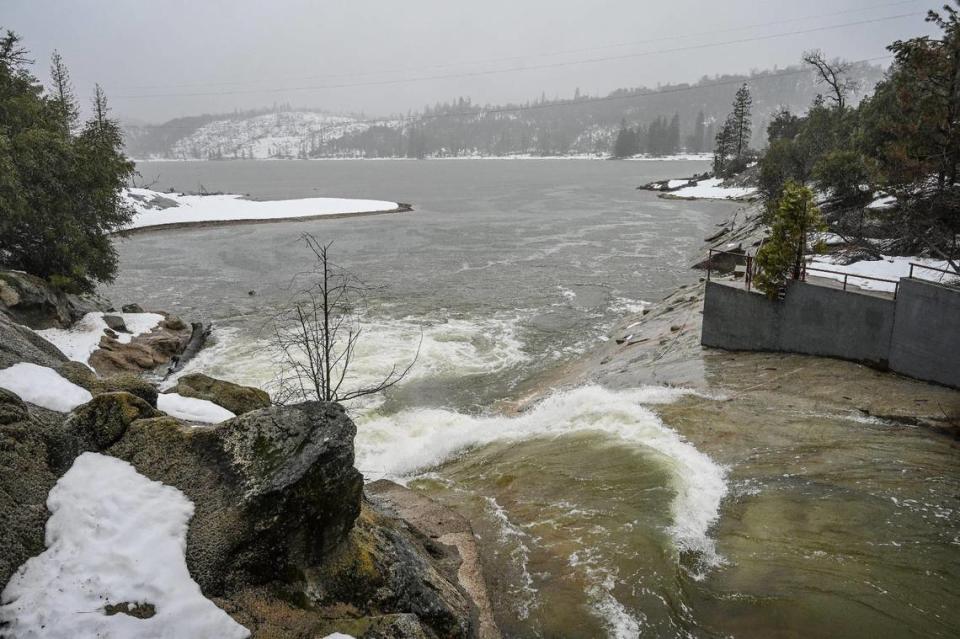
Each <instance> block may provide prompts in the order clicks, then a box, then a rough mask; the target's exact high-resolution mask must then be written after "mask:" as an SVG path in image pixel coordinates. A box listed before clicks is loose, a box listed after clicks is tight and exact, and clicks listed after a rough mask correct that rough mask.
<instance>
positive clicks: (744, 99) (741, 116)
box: [730, 84, 753, 158]
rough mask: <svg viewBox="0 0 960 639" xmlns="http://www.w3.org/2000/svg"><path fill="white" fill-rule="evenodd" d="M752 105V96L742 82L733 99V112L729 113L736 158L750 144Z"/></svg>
mask: <svg viewBox="0 0 960 639" xmlns="http://www.w3.org/2000/svg"><path fill="white" fill-rule="evenodd" d="M752 107H753V98H752V97H751V96H750V87H748V86H747V85H746V84H744V85H743V86H742V87H740V88H739V89H738V90H737V95H736V97H735V98H734V100H733V113H731V114H730V116H731V118H732V120H733V136H734V143H733V150H734V152H735V153H736V156H737V157H738V158H740V157H743V154H744V152H746V150H747V148H749V146H750V135H751V126H752V122H751V120H750V111H751V108H752Z"/></svg>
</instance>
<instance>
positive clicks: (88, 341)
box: [36, 313, 163, 364]
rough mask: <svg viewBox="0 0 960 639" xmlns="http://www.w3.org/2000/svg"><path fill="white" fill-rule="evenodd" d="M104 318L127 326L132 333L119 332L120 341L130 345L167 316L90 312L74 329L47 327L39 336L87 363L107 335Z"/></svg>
mask: <svg viewBox="0 0 960 639" xmlns="http://www.w3.org/2000/svg"><path fill="white" fill-rule="evenodd" d="M104 315H116V316H118V317H120V318H122V319H123V322H124V324H126V326H127V329H128V330H129V331H130V332H129V333H119V332H118V333H117V341H118V342H120V343H121V344H129V343H130V340H132V339H133V338H134V337H136V336H138V335H143V334H144V333H149V332H150V331H152V330H153V329H154V328H156V327H157V325H159V324H160V322H162V321H163V315H160V314H158V313H87V314H86V315H84V316H83V319H81V320H80V321H79V322H77V323H76V324H74V325H73V326H71V327H70V328H47V329H44V330H41V331H36V333H37V334H38V335H40V337H42V338H44V339H45V340H47V341H48V342H50V343H51V344H53V345H54V346H56V347H57V348H59V349H60V351H61V352H62V353H63V354H64V355H66V356H67V358H69V359H72V360H73V361H75V362H82V363H84V364H87V363H88V361H89V360H90V356H91V355H92V354H93V352H94V351H95V350H97V348H99V346H100V338H101V337H103V336H104V335H105V334H106V330H107V323H106V322H104V321H103V316H104Z"/></svg>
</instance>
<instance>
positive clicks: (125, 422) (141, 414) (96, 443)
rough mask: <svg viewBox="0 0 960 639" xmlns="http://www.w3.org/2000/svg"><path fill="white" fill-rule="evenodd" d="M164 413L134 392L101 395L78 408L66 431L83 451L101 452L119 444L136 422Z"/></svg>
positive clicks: (65, 428) (68, 422) (68, 421)
mask: <svg viewBox="0 0 960 639" xmlns="http://www.w3.org/2000/svg"><path fill="white" fill-rule="evenodd" d="M161 414H162V413H160V411H158V410H157V409H155V408H153V407H152V406H150V404H148V403H147V402H145V401H144V400H143V399H141V398H139V397H137V396H136V395H132V394H131V393H126V392H116V393H102V394H100V395H96V396H94V398H93V399H92V400H90V401H89V402H87V403H86V404H84V405H83V406H80V407H79V408H77V409H75V410H74V411H73V412H72V413H71V414H70V416H69V417H68V418H67V421H66V422H64V430H66V431H67V432H68V433H71V434H73V435H75V436H76V437H77V438H78V439H79V441H80V443H81V447H83V448H84V449H86V450H95V451H100V450H103V449H104V448H106V447H108V446H112V445H113V444H115V443H116V442H117V441H119V440H120V438H121V437H123V434H124V433H126V432H127V428H129V426H130V424H132V423H133V422H135V421H137V420H138V419H149V418H152V417H158V416H160V415H161Z"/></svg>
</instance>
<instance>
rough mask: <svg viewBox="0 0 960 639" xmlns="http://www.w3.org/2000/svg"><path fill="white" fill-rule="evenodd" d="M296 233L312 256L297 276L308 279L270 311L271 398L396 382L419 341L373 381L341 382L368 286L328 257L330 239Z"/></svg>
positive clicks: (340, 395)
mask: <svg viewBox="0 0 960 639" xmlns="http://www.w3.org/2000/svg"><path fill="white" fill-rule="evenodd" d="M301 239H302V240H303V241H304V243H305V244H306V245H307V248H308V249H309V250H310V252H311V253H312V254H313V257H314V260H315V261H314V265H313V268H312V269H311V270H310V271H309V272H307V273H303V274H301V276H299V277H298V279H303V278H306V279H307V280H309V282H306V283H304V284H305V285H304V286H303V287H302V289H301V290H299V291H297V292H296V293H295V294H294V296H293V297H292V298H291V300H290V301H289V303H288V304H287V305H286V306H285V307H284V308H283V309H282V310H281V311H280V312H278V313H277V315H276V316H275V317H274V322H273V340H274V345H275V346H276V347H277V351H278V365H279V370H278V374H277V377H276V379H275V380H274V388H273V394H274V401H275V402H276V403H278V404H285V403H289V402H291V401H304V400H317V401H326V402H346V401H349V400H352V399H357V398H359V397H364V396H368V395H375V394H377V393H382V392H384V391H386V390H387V389H388V388H390V387H392V386H394V385H396V384H397V383H399V382H400V381H401V380H402V379H403V378H404V377H406V375H407V373H409V372H410V370H411V369H412V368H413V366H414V364H415V363H416V361H417V358H418V357H419V355H420V346H419V345H418V346H417V352H416V354H415V355H414V357H413V359H412V360H411V361H410V363H409V364H407V365H406V366H405V367H400V366H399V365H397V364H394V365H393V367H392V368H391V369H390V371H389V372H388V373H387V374H386V375H385V376H384V377H383V379H381V380H380V381H378V382H375V383H373V384H369V385H361V386H359V387H356V388H346V387H344V383H345V382H346V380H347V375H348V373H349V371H350V366H351V364H352V363H353V361H354V356H355V354H356V347H357V344H358V342H359V340H360V337H361V335H362V334H363V328H362V326H361V318H362V316H363V313H364V312H365V310H366V300H367V294H368V293H369V292H370V291H371V290H372V289H371V287H369V286H367V285H366V284H364V283H363V282H362V281H361V280H360V279H359V278H358V277H357V276H356V275H354V274H353V273H351V272H350V271H348V270H346V269H344V268H342V267H340V266H337V265H336V264H335V263H334V262H333V261H332V260H331V259H330V246H331V244H332V243H327V244H322V243H321V242H319V241H318V240H317V239H316V238H315V237H314V236H313V235H310V234H304V235H303V236H302V238H301ZM422 341H423V337H422V336H421V343H422Z"/></svg>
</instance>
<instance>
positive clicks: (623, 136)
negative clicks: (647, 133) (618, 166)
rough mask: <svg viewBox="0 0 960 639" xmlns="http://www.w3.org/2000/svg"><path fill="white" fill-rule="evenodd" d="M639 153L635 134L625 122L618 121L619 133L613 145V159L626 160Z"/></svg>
mask: <svg viewBox="0 0 960 639" xmlns="http://www.w3.org/2000/svg"><path fill="white" fill-rule="evenodd" d="M639 152H640V148H639V142H638V140H637V132H636V131H634V130H633V129H631V128H630V127H628V126H627V121H626V120H625V119H624V120H621V121H620V131H619V132H618V133H617V139H616V141H615V142H614V143H613V157H615V158H628V157H632V156H634V155H636V154H637V153H639Z"/></svg>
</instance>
